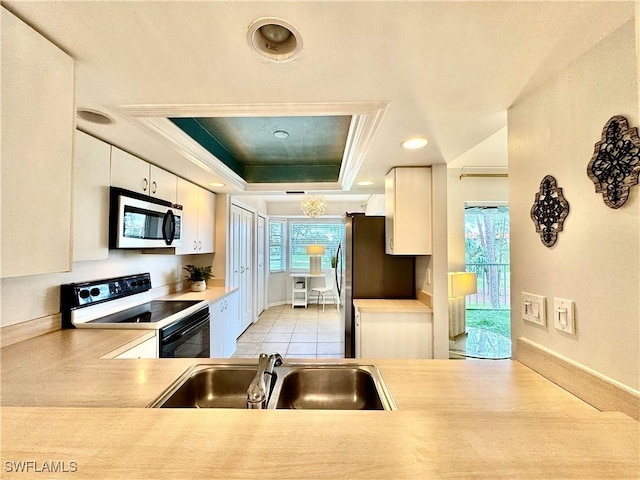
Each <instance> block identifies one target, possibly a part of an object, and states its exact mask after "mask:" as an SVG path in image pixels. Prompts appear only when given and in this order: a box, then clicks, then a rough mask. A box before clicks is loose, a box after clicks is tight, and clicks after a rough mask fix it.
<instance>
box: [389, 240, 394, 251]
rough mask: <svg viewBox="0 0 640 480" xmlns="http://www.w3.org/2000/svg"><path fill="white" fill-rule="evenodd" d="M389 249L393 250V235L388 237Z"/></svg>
mask: <svg viewBox="0 0 640 480" xmlns="http://www.w3.org/2000/svg"><path fill="white" fill-rule="evenodd" d="M389 249H390V250H393V237H391V238H390V239H389Z"/></svg>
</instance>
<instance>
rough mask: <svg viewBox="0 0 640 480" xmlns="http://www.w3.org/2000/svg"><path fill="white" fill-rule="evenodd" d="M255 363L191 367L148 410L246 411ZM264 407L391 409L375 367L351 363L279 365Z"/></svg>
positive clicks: (388, 394) (385, 388)
mask: <svg viewBox="0 0 640 480" xmlns="http://www.w3.org/2000/svg"><path fill="white" fill-rule="evenodd" d="M256 372H257V365H246V364H209V365H207V364H202V365H194V366H193V367H191V368H189V369H188V370H187V371H185V372H184V373H183V374H182V375H181V376H180V377H179V378H178V379H177V380H176V381H175V382H173V383H172V384H171V385H170V386H169V387H168V388H167V389H166V390H165V391H164V392H163V393H162V394H161V395H160V396H159V397H158V398H157V399H156V400H154V401H153V402H152V403H151V404H149V407H157V408H241V409H245V408H247V388H248V387H249V384H250V383H251V380H252V379H253V377H254V376H255V375H256ZM268 390H269V393H270V395H269V401H268V404H267V408H269V409H324V410H397V407H396V405H395V402H394V401H393V398H392V396H391V393H390V392H389V390H388V388H387V386H386V384H385V383H384V380H383V379H382V375H381V374H380V371H379V369H378V367H376V366H375V365H362V364H351V363H340V364H338V363H325V364H319V363H305V364H303V363H293V364H292V363H285V364H284V365H282V366H279V367H275V368H274V371H273V376H272V381H271V385H270V386H268Z"/></svg>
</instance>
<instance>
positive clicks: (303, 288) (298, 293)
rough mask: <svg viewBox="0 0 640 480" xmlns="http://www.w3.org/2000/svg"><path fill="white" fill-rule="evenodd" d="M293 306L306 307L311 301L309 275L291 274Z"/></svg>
mask: <svg viewBox="0 0 640 480" xmlns="http://www.w3.org/2000/svg"><path fill="white" fill-rule="evenodd" d="M291 278H292V281H291V308H294V307H304V308H307V303H308V302H309V288H308V286H307V282H308V281H309V277H308V276H306V275H303V276H299V277H298V276H296V275H293V274H292V275H291Z"/></svg>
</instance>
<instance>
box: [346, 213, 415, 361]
mask: <svg viewBox="0 0 640 480" xmlns="http://www.w3.org/2000/svg"><path fill="white" fill-rule="evenodd" d="M345 235H346V238H345V243H346V245H345V262H344V266H345V276H344V278H345V285H344V315H345V322H344V325H345V332H344V333H345V336H344V348H345V357H347V358H353V357H354V355H355V311H354V307H353V299H365V298H393V299H397V298H415V296H416V289H415V257H414V256H399V255H387V254H385V253H384V246H385V235H384V217H372V216H365V215H364V214H363V213H347V216H346V227H345Z"/></svg>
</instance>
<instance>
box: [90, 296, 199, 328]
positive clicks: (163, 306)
mask: <svg viewBox="0 0 640 480" xmlns="http://www.w3.org/2000/svg"><path fill="white" fill-rule="evenodd" d="M196 303H200V301H199V300H179V301H178V300H176V301H173V300H153V301H151V302H148V303H143V304H142V305H138V306H136V307H132V308H128V309H126V310H122V311H120V312H117V313H113V314H111V315H106V316H104V317H101V318H98V319H96V320H92V321H91V322H89V323H154V322H160V321H162V320H164V319H165V318H167V317H170V316H171V315H174V314H176V313H178V312H181V311H182V310H185V309H187V308H189V307H191V306H193V305H195V304H196Z"/></svg>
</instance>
